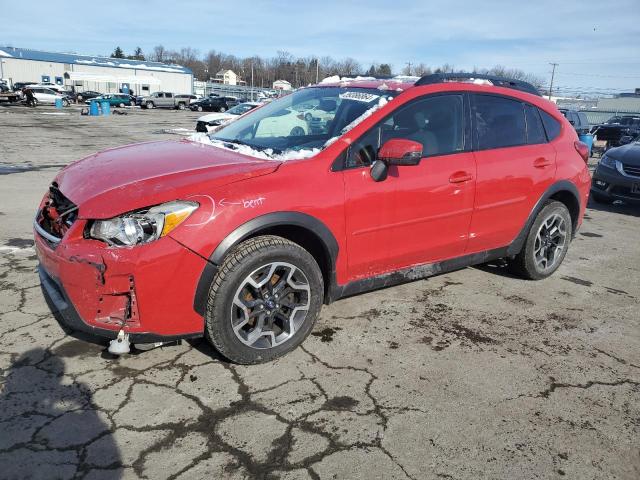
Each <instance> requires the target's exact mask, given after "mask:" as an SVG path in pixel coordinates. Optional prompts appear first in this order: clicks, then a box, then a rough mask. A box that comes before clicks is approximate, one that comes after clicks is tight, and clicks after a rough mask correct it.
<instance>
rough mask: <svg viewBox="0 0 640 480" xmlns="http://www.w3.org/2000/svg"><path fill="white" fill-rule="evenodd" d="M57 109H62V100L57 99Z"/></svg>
mask: <svg viewBox="0 0 640 480" xmlns="http://www.w3.org/2000/svg"><path fill="white" fill-rule="evenodd" d="M56 108H62V99H61V98H56Z"/></svg>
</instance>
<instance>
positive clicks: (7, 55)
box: [0, 50, 13, 58]
mask: <svg viewBox="0 0 640 480" xmlns="http://www.w3.org/2000/svg"><path fill="white" fill-rule="evenodd" d="M0 57H11V58H13V55H10V54H8V53H7V52H5V51H4V50H0Z"/></svg>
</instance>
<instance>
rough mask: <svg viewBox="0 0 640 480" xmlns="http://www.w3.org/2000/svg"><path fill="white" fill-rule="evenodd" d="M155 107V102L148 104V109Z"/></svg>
mask: <svg viewBox="0 0 640 480" xmlns="http://www.w3.org/2000/svg"><path fill="white" fill-rule="evenodd" d="M153 107H155V105H154V104H153V102H147V108H148V109H152V108H153Z"/></svg>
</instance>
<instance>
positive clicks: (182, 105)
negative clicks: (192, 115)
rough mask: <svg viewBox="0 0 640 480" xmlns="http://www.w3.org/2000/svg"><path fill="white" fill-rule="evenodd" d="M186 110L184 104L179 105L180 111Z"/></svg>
mask: <svg viewBox="0 0 640 480" xmlns="http://www.w3.org/2000/svg"><path fill="white" fill-rule="evenodd" d="M185 108H186V107H185V104H184V103H179V104H178V110H184V109H185Z"/></svg>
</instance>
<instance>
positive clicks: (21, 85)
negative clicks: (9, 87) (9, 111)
mask: <svg viewBox="0 0 640 480" xmlns="http://www.w3.org/2000/svg"><path fill="white" fill-rule="evenodd" d="M35 84H36V82H15V83H14V84H13V91H14V92H17V91H20V90H22V89H23V88H24V87H26V86H28V85H35Z"/></svg>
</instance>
